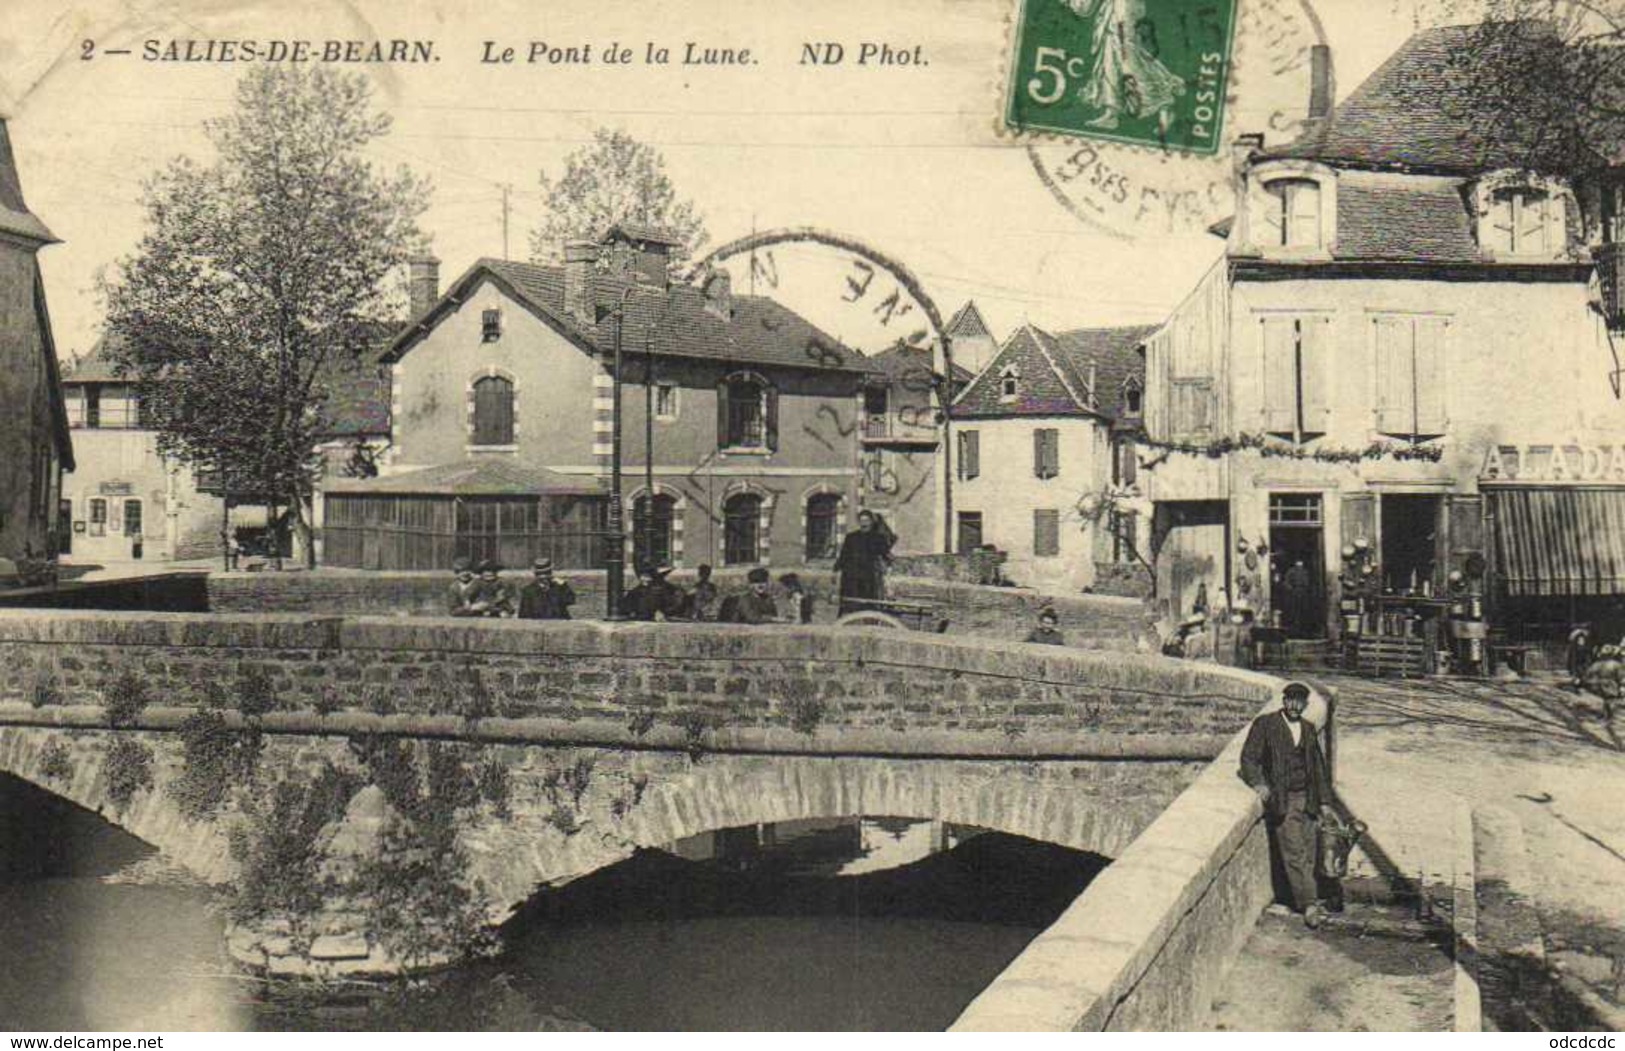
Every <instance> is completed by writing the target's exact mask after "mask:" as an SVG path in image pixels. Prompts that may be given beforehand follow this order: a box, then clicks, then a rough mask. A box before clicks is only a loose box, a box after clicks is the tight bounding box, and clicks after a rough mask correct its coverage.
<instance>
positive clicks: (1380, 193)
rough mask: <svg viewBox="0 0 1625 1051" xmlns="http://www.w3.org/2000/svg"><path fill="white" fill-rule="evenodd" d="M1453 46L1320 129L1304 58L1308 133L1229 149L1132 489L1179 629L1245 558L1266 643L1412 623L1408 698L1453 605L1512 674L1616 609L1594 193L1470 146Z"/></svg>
mask: <svg viewBox="0 0 1625 1051" xmlns="http://www.w3.org/2000/svg"><path fill="white" fill-rule="evenodd" d="M1473 32H1474V27H1461V26H1457V27H1446V28H1441V29H1432V30H1427V31H1424V32H1421V33H1418V34H1417V35H1415V36H1414V37H1412V38H1411V39H1410V40H1409V41H1408V42H1406V43H1405V44H1404V45H1403V46H1402V47H1401V48H1400V49H1399V50H1398V51H1397V52H1396V53H1395V54H1394V55H1393V56H1392V57H1391V58H1390V59H1389V60H1388V61H1387V62H1386V63H1384V64H1383V65H1382V66H1381V67H1380V68H1379V69H1377V70H1376V71H1375V72H1374V73H1372V74H1371V76H1370V77H1369V78H1368V79H1367V80H1366V81H1365V82H1364V83H1363V84H1361V85H1360V86H1359V88H1357V89H1356V90H1355V91H1354V92H1353V93H1352V94H1351V95H1349V96H1348V97H1347V98H1346V99H1345V100H1344V101H1343V102H1341V103H1340V104H1339V105H1337V106H1336V108H1335V109H1331V108H1329V105H1328V100H1329V98H1330V91H1329V57H1328V56H1327V55H1326V54H1325V52H1324V51H1320V52H1317V54H1316V56H1315V58H1316V62H1315V68H1316V73H1317V77H1316V90H1315V91H1314V92H1313V94H1312V102H1311V112H1310V121H1309V125H1308V128H1309V130H1308V131H1307V132H1306V133H1305V134H1304V135H1303V136H1302V137H1301V138H1299V139H1298V140H1296V141H1293V142H1288V143H1280V144H1273V143H1268V142H1266V141H1265V139H1264V137H1263V136H1262V135H1243V136H1241V137H1240V138H1239V139H1238V140H1237V142H1236V144H1235V182H1236V200H1237V201H1238V202H1239V205H1238V209H1237V212H1236V215H1235V217H1234V218H1233V219H1232V220H1229V221H1227V222H1225V223H1221V224H1219V226H1217V227H1216V228H1215V232H1216V233H1218V234H1220V235H1221V236H1223V237H1224V238H1225V250H1224V255H1223V258H1222V259H1221V260H1220V261H1219V262H1218V263H1217V264H1216V266H1215V267H1214V268H1213V270H1212V271H1211V272H1210V273H1209V274H1208V276H1207V277H1206V278H1205V279H1204V280H1203V281H1202V282H1201V284H1200V285H1199V287H1198V288H1196V289H1195V290H1194V291H1193V292H1192V294H1191V295H1190V296H1189V297H1188V298H1187V299H1186V300H1185V302H1184V303H1183V304H1182V305H1181V306H1180V307H1179V308H1178V309H1177V310H1176V311H1175V312H1174V314H1173V316H1172V317H1171V318H1170V319H1169V321H1168V322H1167V323H1166V324H1165V325H1164V326H1163V327H1162V328H1161V329H1160V330H1159V331H1158V332H1157V333H1156V334H1155V335H1153V336H1152V337H1151V338H1150V339H1148V340H1147V342H1146V372H1147V390H1146V407H1145V422H1146V430H1147V432H1148V434H1149V436H1150V439H1151V440H1152V442H1153V444H1160V445H1161V448H1151V449H1147V450H1145V451H1144V452H1143V453H1142V456H1141V461H1142V469H1141V472H1140V474H1141V478H1142V479H1143V480H1144V481H1145V483H1146V485H1147V487H1148V490H1149V495H1150V496H1151V497H1152V499H1153V500H1154V501H1155V507H1156V519H1157V521H1156V527H1157V533H1158V539H1159V541H1160V545H1159V558H1158V567H1159V573H1160V574H1161V576H1162V578H1163V579H1162V593H1163V594H1164V595H1166V596H1168V597H1169V599H1170V601H1171V602H1172V604H1173V605H1174V606H1175V608H1176V610H1177V611H1178V612H1188V611H1189V610H1190V609H1191V608H1192V606H1193V605H1194V604H1195V602H1196V599H1197V596H1198V594H1199V593H1203V592H1205V593H1206V594H1207V595H1208V596H1210V599H1211V601H1212V602H1213V603H1214V604H1221V603H1222V602H1224V601H1232V602H1234V601H1235V599H1236V597H1237V596H1236V594H1235V590H1236V581H1237V578H1238V576H1239V575H1242V574H1243V573H1244V572H1248V571H1251V572H1254V573H1257V572H1258V571H1257V570H1256V569H1253V570H1249V569H1248V568H1247V567H1244V566H1242V565H1241V564H1240V563H1239V562H1238V558H1239V557H1241V556H1242V555H1243V554H1244V550H1243V545H1245V548H1246V550H1251V551H1254V552H1256V550H1257V548H1258V547H1259V545H1267V547H1268V549H1269V550H1270V552H1271V556H1270V558H1269V560H1268V563H1267V566H1266V568H1267V572H1266V573H1264V579H1263V580H1262V581H1261V588H1260V590H1263V591H1266V592H1267V593H1268V595H1267V598H1266V600H1265V601H1266V602H1267V604H1268V605H1269V606H1271V607H1273V609H1274V610H1275V612H1276V613H1277V614H1278V615H1280V616H1281V617H1282V619H1283V624H1282V626H1283V627H1284V628H1286V629H1287V631H1288V632H1289V634H1291V635H1294V636H1297V637H1301V638H1321V637H1326V636H1327V635H1328V634H1333V635H1340V634H1341V635H1360V634H1365V635H1370V634H1372V633H1373V632H1374V631H1376V632H1378V633H1389V634H1393V633H1395V632H1397V633H1399V634H1401V635H1410V634H1412V633H1417V634H1420V633H1419V632H1417V627H1416V626H1417V625H1418V624H1423V623H1427V622H1436V624H1435V629H1434V631H1433V633H1432V634H1429V635H1427V638H1428V639H1430V643H1429V645H1427V646H1426V647H1418V649H1425V650H1426V652H1425V653H1424V654H1422V655H1421V656H1420V658H1419V660H1418V661H1417V662H1416V664H1415V666H1414V667H1411V668H1408V669H1407V670H1419V668H1420V667H1421V666H1422V664H1423V663H1426V664H1428V665H1429V666H1432V664H1433V662H1434V659H1435V655H1436V654H1437V653H1438V652H1439V651H1441V650H1445V651H1448V649H1449V648H1450V647H1451V646H1452V640H1451V638H1450V632H1456V631H1457V628H1456V627H1453V626H1450V625H1448V624H1447V623H1446V617H1447V616H1448V617H1450V618H1454V617H1456V616H1457V615H1458V614H1460V613H1461V612H1462V610H1464V609H1470V608H1473V607H1474V604H1473V603H1471V602H1469V601H1468V600H1469V599H1471V598H1473V597H1474V596H1478V597H1480V598H1481V599H1482V600H1483V601H1485V602H1487V603H1489V604H1490V605H1491V606H1492V607H1495V606H1498V607H1499V608H1498V609H1496V610H1494V611H1492V616H1491V618H1490V620H1491V623H1492V625H1494V626H1496V630H1497V631H1504V632H1506V633H1508V642H1507V644H1508V646H1509V647H1510V646H1514V645H1515V644H1517V643H1519V642H1520V639H1519V638H1518V637H1517V636H1518V635H1519V634H1520V633H1523V632H1527V634H1528V639H1527V640H1526V641H1528V642H1530V643H1531V644H1534V645H1541V644H1543V642H1544V643H1545V644H1550V643H1551V641H1552V640H1553V639H1556V638H1560V637H1561V636H1562V635H1563V634H1564V633H1566V627H1567V625H1568V624H1570V623H1574V622H1577V621H1586V620H1595V619H1599V618H1604V617H1606V616H1607V615H1608V614H1607V608H1608V604H1609V603H1611V602H1612V601H1613V599H1612V598H1611V596H1616V595H1619V594H1621V593H1625V540H1622V539H1621V538H1622V537H1625V448H1622V446H1621V444H1620V443H1621V442H1625V406H1622V404H1621V400H1620V382H1619V381H1620V373H1619V364H1618V358H1617V356H1616V353H1615V350H1614V345H1613V337H1611V336H1610V333H1609V331H1608V330H1607V326H1606V325H1605V324H1604V319H1603V316H1602V315H1603V313H1604V312H1605V311H1604V310H1602V309H1599V306H1600V303H1599V299H1600V289H1599V285H1598V281H1597V272H1596V268H1595V266H1594V265H1593V261H1592V249H1591V248H1590V247H1588V243H1589V242H1597V241H1612V240H1613V239H1614V236H1615V234H1616V231H1615V230H1614V229H1612V228H1611V224H1610V223H1609V222H1607V221H1605V219H1606V217H1607V216H1608V215H1610V214H1613V215H1617V214H1619V212H1618V211H1617V210H1613V211H1610V210H1609V209H1606V208H1604V207H1603V202H1604V201H1605V200H1607V201H1611V200H1613V199H1614V197H1615V196H1617V193H1618V191H1617V189H1614V188H1613V187H1614V186H1616V185H1617V184H1614V183H1608V184H1607V187H1606V192H1605V187H1603V186H1601V185H1599V184H1598V182H1597V180H1598V178H1599V176H1598V175H1597V174H1596V173H1595V172H1593V173H1589V174H1580V175H1574V174H1566V173H1563V172H1561V171H1557V170H1554V169H1553V168H1552V167H1551V166H1549V165H1546V164H1544V163H1543V162H1542V160H1541V158H1539V157H1538V156H1534V155H1532V154H1531V152H1530V150H1531V147H1532V144H1531V143H1529V142H1525V141H1519V140H1517V139H1516V137H1498V136H1496V135H1494V134H1487V132H1486V129H1493V128H1494V127H1496V122H1495V121H1494V120H1493V119H1489V118H1491V115H1490V114H1488V113H1485V112H1482V111H1478V110H1475V100H1474V99H1472V98H1470V97H1464V96H1463V94H1462V87H1461V81H1462V78H1460V77H1459V76H1456V75H1455V73H1454V72H1453V70H1452V65H1451V56H1452V55H1453V54H1459V53H1461V52H1462V50H1463V49H1464V48H1468V47H1470V40H1471V37H1470V34H1471V33H1473ZM1598 170H1599V171H1603V172H1606V171H1607V169H1606V166H1603V167H1600V168H1599V169H1598ZM1541 172H1544V174H1541ZM1603 178H1607V179H1612V178H1613V176H1611V175H1607V176H1604V177H1603ZM1606 250H1607V249H1606V248H1603V249H1599V251H1600V252H1601V251H1606ZM1180 447H1183V448H1180ZM1514 450H1518V451H1517V452H1514ZM1147 468H1148V469H1147ZM1368 567H1369V568H1368ZM1345 570H1347V571H1350V572H1356V573H1358V574H1364V577H1362V578H1361V580H1360V581H1359V582H1358V588H1357V589H1356V588H1350V589H1348V592H1349V593H1347V594H1345V593H1343V589H1341V587H1340V584H1339V579H1338V578H1339V574H1340V572H1342V571H1345ZM1367 578H1369V579H1367ZM1356 591H1358V593H1359V596H1363V597H1357V595H1356ZM1604 596H1609V597H1608V598H1604ZM1366 599H1369V601H1366ZM1374 612H1375V614H1377V615H1376V616H1374ZM1390 613H1391V614H1392V616H1391V617H1388V619H1384V620H1381V621H1380V622H1379V619H1378V617H1379V616H1386V615H1387V614H1390ZM1401 622H1403V623H1404V626H1403V627H1401V628H1396V627H1395V626H1396V625H1399V624H1401ZM1497 622H1498V624H1497ZM1447 627H1448V628H1449V632H1447V631H1446V630H1445V629H1446V628H1447ZM1619 627H1621V628H1625V623H1622V624H1621V625H1619ZM1475 630H1476V629H1475Z"/></svg>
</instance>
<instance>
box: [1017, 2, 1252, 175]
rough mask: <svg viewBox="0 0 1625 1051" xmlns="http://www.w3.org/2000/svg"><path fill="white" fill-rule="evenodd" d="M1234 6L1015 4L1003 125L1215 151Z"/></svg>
mask: <svg viewBox="0 0 1625 1051" xmlns="http://www.w3.org/2000/svg"><path fill="white" fill-rule="evenodd" d="M1236 2H1237V0H1198V2H1196V3H1192V2H1190V0H1020V7H1019V9H1018V11H1017V13H1016V23H1015V27H1014V31H1013V32H1012V34H1011V47H1012V48H1013V51H1012V54H1011V56H1010V59H1009V62H1008V66H1009V71H1010V72H1009V80H1008V82H1007V83H1006V85H1005V100H1004V122H1005V124H1006V126H1007V127H1009V128H1011V129H1015V130H1020V131H1041V132H1055V133H1060V134H1063V135H1072V136H1082V137H1087V138H1099V139H1110V140H1114V141H1118V142H1131V143H1141V144H1143V145H1147V146H1160V147H1164V148H1167V149H1172V150H1180V151H1184V152H1189V153H1214V152H1217V150H1218V148H1219V144H1220V143H1221V142H1222V141H1223V130H1224V108H1225V107H1224V99H1225V81H1226V79H1227V77H1228V74H1229V70H1230V58H1231V47H1232V43H1233V36H1234V33H1235V23H1236Z"/></svg>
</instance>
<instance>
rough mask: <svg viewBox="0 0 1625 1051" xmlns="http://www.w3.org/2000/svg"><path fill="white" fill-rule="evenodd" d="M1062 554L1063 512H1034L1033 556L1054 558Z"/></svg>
mask: <svg viewBox="0 0 1625 1051" xmlns="http://www.w3.org/2000/svg"><path fill="white" fill-rule="evenodd" d="M1060 553H1061V512H1059V511H1054V510H1038V511H1034V512H1033V556H1034V557H1035V558H1054V557H1055V556H1056V555H1059V554H1060Z"/></svg>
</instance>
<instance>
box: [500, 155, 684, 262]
mask: <svg viewBox="0 0 1625 1051" xmlns="http://www.w3.org/2000/svg"><path fill="white" fill-rule="evenodd" d="M541 184H542V192H543V193H544V194H545V195H546V196H547V218H545V219H544V220H542V225H541V226H539V227H537V228H536V229H535V230H532V231H531V234H530V255H531V258H532V259H534V260H535V261H537V262H550V261H556V260H557V258H558V255H559V252H560V249H561V248H562V247H563V245H564V243H565V242H566V241H578V240H587V241H596V240H597V239H598V238H599V237H600V236H602V234H603V233H604V231H605V230H608V229H609V228H610V227H611V226H612V225H614V224H615V223H620V222H632V223H638V224H640V225H643V226H655V227H660V228H662V229H664V230H667V231H669V232H671V233H672V234H675V235H676V236H677V237H678V238H679V239H680V240H681V241H682V243H683V244H682V247H681V248H680V249H678V250H677V251H676V252H674V253H673V255H674V260H673V261H674V262H681V261H682V260H684V259H688V258H690V257H691V256H692V255H693V254H694V253H695V252H697V251H698V250H699V249H700V248H701V247H702V246H703V245H704V244H705V243H706V241H708V240H709V239H710V238H709V235H708V234H707V233H706V232H705V221H704V220H703V219H702V218H701V216H700V214H699V213H698V212H697V211H695V209H694V202H693V201H679V200H678V199H677V191H676V190H675V189H673V187H672V184H671V179H670V177H668V176H667V175H666V161H665V158H663V157H661V155H660V152H659V151H658V150H656V149H655V148H654V147H652V146H648V145H646V144H644V143H641V142H638V141H637V140H636V139H634V138H632V136H630V135H628V134H627V133H626V132H624V131H620V130H611V129H609V128H599V129H598V130H597V131H596V132H594V133H593V141H592V144H591V145H590V146H583V147H582V148H580V149H578V150H576V151H575V152H574V153H572V154H570V156H569V157H567V158H565V161H564V175H563V176H562V177H560V178H559V180H558V181H557V182H554V181H553V180H552V179H549V178H548V176H547V173H546V172H545V171H544V172H542V174H541Z"/></svg>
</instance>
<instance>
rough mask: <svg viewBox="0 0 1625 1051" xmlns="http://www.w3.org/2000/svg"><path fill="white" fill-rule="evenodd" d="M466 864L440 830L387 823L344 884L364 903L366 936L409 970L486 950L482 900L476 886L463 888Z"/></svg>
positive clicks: (480, 889) (452, 837) (484, 903)
mask: <svg viewBox="0 0 1625 1051" xmlns="http://www.w3.org/2000/svg"><path fill="white" fill-rule="evenodd" d="M467 865H468V859H467V856H466V855H465V853H464V852H463V850H462V848H460V847H458V846H457V844H456V842H455V835H454V834H451V835H448V830H447V829H443V828H438V827H429V828H425V827H423V826H421V825H417V824H415V823H413V822H409V821H394V822H391V823H390V824H389V826H388V827H387V828H386V829H385V830H384V836H383V842H382V844H381V847H380V850H379V852H378V855H377V856H376V857H373V858H369V859H367V860H366V861H364V862H363V863H362V864H361V866H360V868H359V869H358V871H357V873H356V878H355V881H354V882H353V884H352V885H351V888H350V889H351V891H352V893H354V894H356V895H357V896H358V899H359V900H360V901H362V902H364V909H363V918H364V922H365V929H366V935H367V940H368V941H369V942H371V943H373V944H376V945H380V946H382V947H383V948H384V950H385V951H387V952H388V953H389V954H390V955H392V956H394V957H395V958H396V959H397V960H400V961H401V962H402V963H403V964H404V965H405V966H406V967H408V968H416V967H422V966H424V965H426V964H431V963H434V962H436V961H437V960H438V959H442V958H444V957H445V956H446V955H448V954H454V953H471V952H472V953H478V952H480V951H483V950H485V949H487V948H489V947H490V946H491V943H492V940H493V936H492V934H491V932H490V929H489V928H488V927H487V926H486V921H485V918H486V916H487V915H488V913H489V902H488V899H487V896H486V894H485V891H484V888H483V887H481V886H479V885H475V886H473V887H468V886H465V885H464V881H463V879H462V874H463V872H464V870H465V869H466V868H467Z"/></svg>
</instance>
